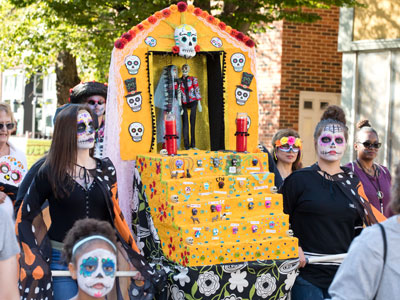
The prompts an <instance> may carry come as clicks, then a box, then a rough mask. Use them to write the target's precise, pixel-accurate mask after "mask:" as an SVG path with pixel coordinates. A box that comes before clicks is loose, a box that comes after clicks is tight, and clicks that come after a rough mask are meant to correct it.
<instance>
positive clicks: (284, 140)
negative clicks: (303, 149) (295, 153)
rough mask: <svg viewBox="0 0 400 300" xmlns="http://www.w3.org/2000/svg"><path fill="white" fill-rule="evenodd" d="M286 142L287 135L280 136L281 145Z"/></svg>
mask: <svg viewBox="0 0 400 300" xmlns="http://www.w3.org/2000/svg"><path fill="white" fill-rule="evenodd" d="M287 143H288V137H287V136H284V137H282V138H281V145H285V144H287Z"/></svg>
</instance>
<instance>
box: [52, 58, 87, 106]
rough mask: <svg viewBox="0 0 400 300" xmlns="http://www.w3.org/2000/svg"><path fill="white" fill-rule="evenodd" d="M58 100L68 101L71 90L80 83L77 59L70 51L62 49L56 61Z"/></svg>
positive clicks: (62, 102) (61, 103)
mask: <svg viewBox="0 0 400 300" xmlns="http://www.w3.org/2000/svg"><path fill="white" fill-rule="evenodd" d="M56 76H57V80H56V86H57V102H58V104H59V105H63V104H65V103H67V102H68V99H69V90H70V89H71V88H73V87H74V86H75V85H77V84H78V83H80V81H81V80H80V78H79V76H78V70H77V68H76V59H75V57H74V56H72V54H71V53H70V52H68V51H65V50H63V51H61V52H60V53H59V54H58V57H57V62H56Z"/></svg>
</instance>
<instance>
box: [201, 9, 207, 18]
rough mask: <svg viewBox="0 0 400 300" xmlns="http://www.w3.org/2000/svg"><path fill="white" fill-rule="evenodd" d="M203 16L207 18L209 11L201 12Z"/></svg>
mask: <svg viewBox="0 0 400 300" xmlns="http://www.w3.org/2000/svg"><path fill="white" fill-rule="evenodd" d="M201 17H202V18H204V19H207V17H208V12H206V11H205V10H203V12H202V13H201Z"/></svg>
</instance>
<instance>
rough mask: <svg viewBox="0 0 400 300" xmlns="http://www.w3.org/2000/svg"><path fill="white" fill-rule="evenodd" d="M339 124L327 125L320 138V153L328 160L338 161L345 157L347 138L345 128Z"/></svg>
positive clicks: (318, 149)
mask: <svg viewBox="0 0 400 300" xmlns="http://www.w3.org/2000/svg"><path fill="white" fill-rule="evenodd" d="M338 127H339V126H326V127H325V128H324V131H322V132H321V135H320V136H319V138H318V144H317V151H318V155H319V156H320V157H321V158H322V159H324V160H327V161H337V160H340V159H341V158H342V157H343V154H344V151H345V150H346V145H347V144H346V139H345V137H344V134H343V133H344V132H343V128H341V127H340V129H341V130H339V128H338Z"/></svg>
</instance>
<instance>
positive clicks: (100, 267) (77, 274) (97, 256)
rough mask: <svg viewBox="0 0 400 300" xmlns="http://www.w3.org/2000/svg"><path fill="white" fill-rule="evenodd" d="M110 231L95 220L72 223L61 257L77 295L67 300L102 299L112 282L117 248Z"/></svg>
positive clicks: (104, 224)
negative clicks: (73, 281)
mask: <svg viewBox="0 0 400 300" xmlns="http://www.w3.org/2000/svg"><path fill="white" fill-rule="evenodd" d="M116 243H117V241H116V237H115V232H114V229H113V228H112V227H111V225H110V224H109V223H108V222H104V221H98V220H95V219H83V220H79V221H76V222H75V224H74V226H73V227H72V228H71V230H70V231H69V232H68V234H67V236H66V237H65V239H64V249H63V255H64V257H65V259H66V262H67V263H68V269H69V271H70V272H71V277H72V278H73V279H74V280H77V282H78V293H77V295H76V296H75V297H73V298H71V300H90V299H105V296H106V295H107V294H109V293H110V292H111V290H112V289H113V286H114V281H115V272H116V266H117V247H116Z"/></svg>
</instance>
